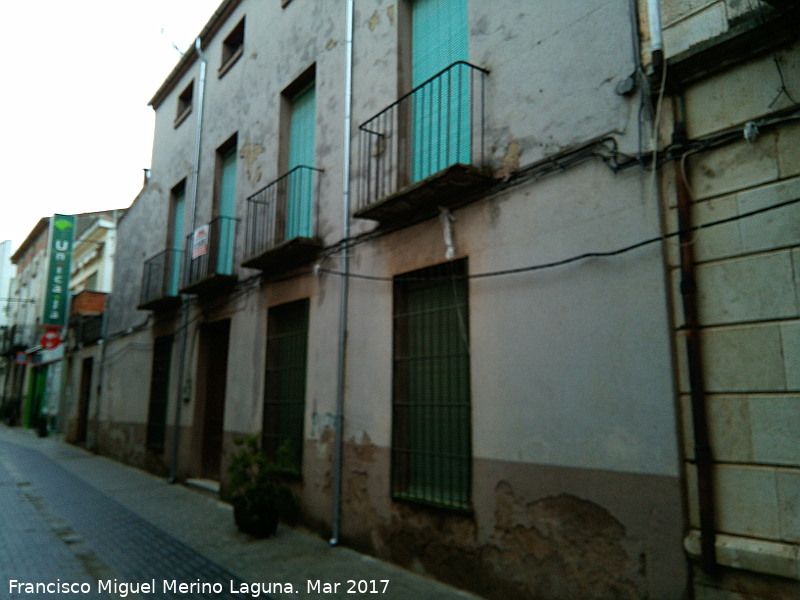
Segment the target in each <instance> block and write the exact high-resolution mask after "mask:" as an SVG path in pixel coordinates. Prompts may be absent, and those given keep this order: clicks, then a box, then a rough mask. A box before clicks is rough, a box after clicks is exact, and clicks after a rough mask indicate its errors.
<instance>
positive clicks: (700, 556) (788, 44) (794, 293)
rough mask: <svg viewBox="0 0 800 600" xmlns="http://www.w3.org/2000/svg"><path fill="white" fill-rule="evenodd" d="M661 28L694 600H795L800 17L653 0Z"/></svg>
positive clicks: (773, 3) (743, 6)
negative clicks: (658, 4) (658, 5)
mask: <svg viewBox="0 0 800 600" xmlns="http://www.w3.org/2000/svg"><path fill="white" fill-rule="evenodd" d="M661 18H662V23H663V40H664V54H665V58H666V85H665V87H664V89H665V96H664V99H663V108H662V112H661V131H662V132H663V133H662V142H661V145H662V147H665V146H666V148H665V150H663V155H664V156H665V157H668V158H669V159H670V161H669V162H667V163H666V164H664V165H663V166H662V167H661V170H660V171H661V172H660V178H661V195H662V196H661V197H662V205H663V207H664V213H665V227H666V229H667V230H668V231H677V230H679V229H682V230H684V231H685V234H684V235H683V236H682V237H681V238H680V240H679V239H678V238H673V240H672V241H671V242H670V243H668V244H667V250H668V252H667V262H668V269H669V270H668V273H669V277H668V280H669V283H670V289H671V307H672V321H673V331H674V334H673V338H674V344H675V348H676V353H677V355H676V359H675V364H676V382H677V383H676V385H677V386H678V392H679V393H678V397H677V399H678V407H679V411H680V415H681V418H682V427H681V431H682V442H683V443H682V452H683V456H684V472H685V474H686V490H687V514H688V518H689V525H690V529H688V531H687V535H686V539H685V544H686V547H687V549H688V551H689V554H690V556H691V557H692V558H693V563H694V582H695V592H696V597H698V598H714V599H717V598H719V599H730V600H750V599H753V598H798V597H800V582H798V580H800V560H799V558H798V557H800V269H798V265H800V200H798V199H800V121H798V119H799V118H800V44H798V41H800V29H798V26H797V25H798V23H800V9H799V8H798V5H797V3H796V2H788V1H781V0H770V1H769V2H755V1H752V2H739V1H734V0H727V1H722V0H717V1H713V2H694V3H692V2H684V1H679V0H662V1H661ZM647 58H648V59H649V56H648V57H647ZM655 63H656V64H655V68H653V67H652V66H651V70H652V71H653V80H654V81H658V80H660V79H662V78H663V71H662V70H661V69H660V68H659V65H658V57H657V58H656V61H655Z"/></svg>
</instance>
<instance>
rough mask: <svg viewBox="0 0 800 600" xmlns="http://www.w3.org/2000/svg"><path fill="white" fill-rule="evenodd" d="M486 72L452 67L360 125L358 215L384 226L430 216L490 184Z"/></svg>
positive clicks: (463, 64)
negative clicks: (485, 120) (486, 161)
mask: <svg viewBox="0 0 800 600" xmlns="http://www.w3.org/2000/svg"><path fill="white" fill-rule="evenodd" d="M487 74H488V71H487V70H485V69H482V68H480V67H476V66H474V65H471V64H469V63H466V62H457V63H454V64H452V65H450V66H449V67H448V68H446V69H445V70H444V71H441V72H440V73H438V74H437V75H435V76H434V77H432V78H430V79H429V80H428V81H426V82H424V83H422V84H421V85H419V86H417V87H416V88H414V89H413V90H411V92H409V93H408V94H406V95H405V96H403V97H402V98H400V99H399V100H397V101H396V102H394V103H393V104H391V105H390V106H388V107H387V108H385V109H383V110H382V111H381V112H379V113H378V114H377V115H375V116H374V117H372V118H371V119H369V120H368V121H366V122H365V123H363V124H362V125H361V126H360V127H359V136H358V138H359V139H358V143H359V173H360V176H359V187H358V195H357V198H356V211H355V213H354V214H355V216H356V217H359V218H364V219H373V220H376V221H378V222H380V223H381V224H382V225H384V224H390V223H395V222H398V221H408V220H410V219H417V218H424V217H429V216H433V215H434V214H436V213H437V212H438V210H439V207H447V206H453V205H455V204H460V203H462V202H465V201H468V196H469V195H470V194H471V193H473V192H476V191H479V190H481V189H484V188H487V187H488V186H489V185H490V184H491V182H492V178H491V177H490V176H489V175H487V174H486V172H485V170H484V169H483V165H484V162H485V152H484V80H485V78H486V75H487Z"/></svg>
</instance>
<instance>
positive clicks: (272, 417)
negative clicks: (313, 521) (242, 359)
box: [262, 300, 308, 475]
mask: <svg viewBox="0 0 800 600" xmlns="http://www.w3.org/2000/svg"><path fill="white" fill-rule="evenodd" d="M307 354H308V300H300V301H297V302H291V303H289V304H283V305H281V306H276V307H273V308H270V309H269V312H268V315H267V359H266V368H265V381H264V417H263V428H262V438H263V439H262V448H263V449H264V452H265V453H266V454H267V456H269V457H270V458H276V456H277V454H278V452H279V451H281V452H285V453H287V454H288V458H289V460H290V461H291V463H292V465H293V466H294V469H295V474H297V475H300V474H301V472H302V464H303V431H304V427H303V424H304V420H305V407H306V362H307Z"/></svg>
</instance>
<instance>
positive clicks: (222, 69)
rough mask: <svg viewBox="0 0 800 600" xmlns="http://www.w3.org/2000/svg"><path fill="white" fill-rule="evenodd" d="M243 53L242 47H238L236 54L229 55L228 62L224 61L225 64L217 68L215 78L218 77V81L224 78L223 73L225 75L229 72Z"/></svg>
mask: <svg viewBox="0 0 800 600" xmlns="http://www.w3.org/2000/svg"><path fill="white" fill-rule="evenodd" d="M243 53H244V47H243V46H239V47H238V48H237V49H236V52H234V53H233V54H231V56H230V58H229V59H228V60H226V61H225V64H223V65H222V66H221V67H220V68H219V71H217V76H218V77H219V78H220V79H222V78H223V77H224V76H225V73H227V72H228V71H230V70H231V68H232V67H233V65H235V64H236V62H237V61H238V60H239V59H240V58H241V57H242V54H243Z"/></svg>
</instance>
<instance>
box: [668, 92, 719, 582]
mask: <svg viewBox="0 0 800 600" xmlns="http://www.w3.org/2000/svg"><path fill="white" fill-rule="evenodd" d="M673 107H674V108H673V114H674V122H675V124H674V130H673V143H680V142H684V141H686V121H685V105H684V99H683V96H682V94H681V93H680V91H676V93H675V94H674V102H673ZM681 162H682V161H680V160H677V161H674V165H675V183H676V196H677V208H678V227H679V230H680V232H681V233H680V243H681V246H680V273H681V284H680V291H681V302H682V306H683V315H684V325H683V331H684V334H685V335H686V355H687V362H688V368H689V393H690V397H691V408H692V427H693V433H694V458H695V466H696V468H697V495H698V501H699V504H700V507H699V509H700V565H701V568H702V569H703V571H705V572H706V573H711V574H713V573H714V572H715V571H716V570H717V554H716V516H715V512H714V483H713V466H714V459H713V455H712V452H711V444H710V441H709V433H708V415H707V407H706V397H705V379H704V376H703V353H702V346H701V341H700V326H699V318H698V310H697V281H696V278H695V270H694V245H693V241H694V240H693V237H694V232H693V231H692V226H693V219H692V198H691V195H690V193H689V188H688V185H687V182H686V179H685V176H684V172H683V168H682V166H681Z"/></svg>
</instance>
